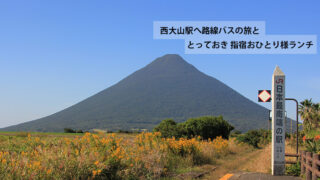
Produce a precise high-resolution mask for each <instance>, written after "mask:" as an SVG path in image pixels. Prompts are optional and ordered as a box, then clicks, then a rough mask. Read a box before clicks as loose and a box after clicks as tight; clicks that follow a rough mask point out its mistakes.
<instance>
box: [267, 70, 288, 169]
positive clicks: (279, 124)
mask: <svg viewBox="0 0 320 180" xmlns="http://www.w3.org/2000/svg"><path fill="white" fill-rule="evenodd" d="M285 98H286V96H285V75H284V73H283V72H282V71H281V70H280V68H279V67H278V66H276V68H275V70H274V72H273V76H272V153H271V169H272V175H284V173H285Z"/></svg>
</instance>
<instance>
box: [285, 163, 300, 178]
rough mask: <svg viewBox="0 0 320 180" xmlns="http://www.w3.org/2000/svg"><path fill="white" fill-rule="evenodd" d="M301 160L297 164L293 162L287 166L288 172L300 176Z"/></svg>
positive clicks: (290, 174)
mask: <svg viewBox="0 0 320 180" xmlns="http://www.w3.org/2000/svg"><path fill="white" fill-rule="evenodd" d="M300 171H301V167H300V162H297V163H296V164H292V165H290V166H286V174H287V175H289V176H300Z"/></svg>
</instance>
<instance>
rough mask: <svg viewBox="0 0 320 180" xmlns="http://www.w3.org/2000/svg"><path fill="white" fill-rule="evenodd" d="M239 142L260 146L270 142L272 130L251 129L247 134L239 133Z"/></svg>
mask: <svg viewBox="0 0 320 180" xmlns="http://www.w3.org/2000/svg"><path fill="white" fill-rule="evenodd" d="M236 139H237V141H238V142H243V143H247V144H249V145H251V146H253V147H254V148H259V144H268V143H269V142H270V141H271V132H270V131H268V130H264V129H260V130H250V131H248V132H246V133H245V134H242V135H239V136H238V137H237V138H236Z"/></svg>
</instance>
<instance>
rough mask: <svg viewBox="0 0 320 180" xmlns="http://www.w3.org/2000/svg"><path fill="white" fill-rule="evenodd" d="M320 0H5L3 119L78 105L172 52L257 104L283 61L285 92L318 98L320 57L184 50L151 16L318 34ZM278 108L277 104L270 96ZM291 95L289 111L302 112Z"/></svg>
mask: <svg viewBox="0 0 320 180" xmlns="http://www.w3.org/2000/svg"><path fill="white" fill-rule="evenodd" d="M319 7H320V1H318V0H313V1H294V0H282V1H276V0H272V1H271V0H269V1H263V2H262V1H259V3H258V1H253V0H252V1H249V0H247V1H246V0H245V1H213V0H207V1H185V0H184V1H182V0H175V1H172V0H171V1H169V0H162V1H150V0H145V1H138V0H137V1H123V0H119V1H102V0H93V1H84V0H77V1H72V0H70V1H62V0H55V1H44V0H41V1H40V0H38V1H35V0H30V1H22V0H21V1H17V0H12V1H0V127H5V126H8V125H13V124H17V123H21V122H25V121H30V120H34V119H37V118H40V117H43V116H46V115H49V114H52V113H55V112H57V111H59V110H62V109H64V108H66V107H68V106H71V105H73V104H75V103H77V102H79V101H81V100H83V99H85V98H87V97H89V96H91V95H93V94H95V93H97V92H99V91H101V90H103V89H105V88H107V87H109V86H111V85H113V84H115V83H117V82H118V81H120V80H121V79H123V78H124V77H126V76H127V75H129V74H131V73H132V72H134V71H136V70H138V69H139V68H142V67H144V66H145V65H146V64H148V63H150V62H151V61H152V60H154V59H155V58H157V57H159V56H163V55H164V54H168V53H175V54H180V55H181V56H182V57H183V58H184V59H185V60H186V61H188V62H189V63H191V64H193V65H194V66H195V67H196V68H198V69H199V70H200V71H202V72H204V73H206V74H208V75H210V76H213V77H215V78H217V79H219V80H221V81H222V82H224V83H226V84H227V85H228V86H230V87H231V88H233V89H235V90H237V91H238V92H240V93H241V94H243V95H244V96H246V97H248V98H249V99H251V100H252V101H255V102H257V90H258V89H271V76H272V72H273V69H274V67H275V66H276V65H279V66H280V68H281V69H282V70H283V71H284V73H285V74H286V75H287V97H293V98H297V99H298V100H299V101H301V100H304V99H306V98H313V100H314V101H316V102H320V97H319V93H320V70H319V69H320V56H319V50H318V54H316V55H187V54H184V42H183V41H182V40H154V39H153V34H152V33H153V29H152V28H153V21H265V22H266V33H267V34H280V35H281V34H291V35H295V34H296V35H304V34H314V35H318V36H319V34H320V23H319V19H320V11H319ZM260 104H261V105H264V106H266V107H268V108H269V107H271V104H270V103H265V104H262V103H260ZM294 110H295V109H294V104H292V103H291V102H290V103H288V107H287V111H288V113H289V116H291V117H295V111H294Z"/></svg>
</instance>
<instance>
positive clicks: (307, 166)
mask: <svg viewBox="0 0 320 180" xmlns="http://www.w3.org/2000/svg"><path fill="white" fill-rule="evenodd" d="M311 154H312V153H311V152H307V153H306V180H311V178H312V177H311V176H312V171H310V170H311V169H310V167H312V164H311V161H310V159H311V158H312V157H311Z"/></svg>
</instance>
